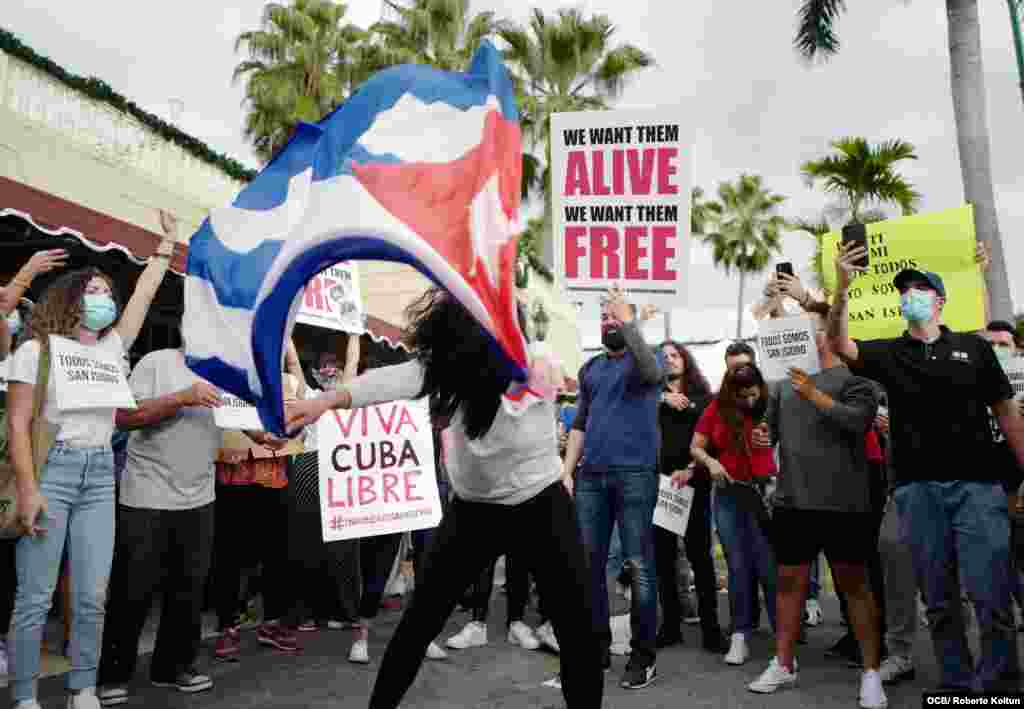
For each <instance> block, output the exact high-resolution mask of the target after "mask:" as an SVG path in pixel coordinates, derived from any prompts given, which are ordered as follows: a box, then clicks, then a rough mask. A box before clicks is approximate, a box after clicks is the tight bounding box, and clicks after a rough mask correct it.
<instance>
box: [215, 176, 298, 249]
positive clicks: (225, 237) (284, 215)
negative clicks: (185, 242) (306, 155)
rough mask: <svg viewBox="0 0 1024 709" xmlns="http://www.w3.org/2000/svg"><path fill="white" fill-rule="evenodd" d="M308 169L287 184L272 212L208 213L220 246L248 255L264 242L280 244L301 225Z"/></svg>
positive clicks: (223, 210)
mask: <svg viewBox="0 0 1024 709" xmlns="http://www.w3.org/2000/svg"><path fill="white" fill-rule="evenodd" d="M312 181H313V168H312V166H311V167H309V168H307V169H306V170H303V171H302V172H300V173H299V174H298V175H295V176H294V177H292V179H291V180H289V181H288V197H287V198H286V199H285V201H284V204H281V205H279V206H277V207H274V208H273V209H239V208H238V207H231V206H228V207H220V208H218V209H214V210H211V211H210V226H211V227H213V233H214V234H215V235H216V236H217V238H218V239H219V240H220V242H221V243H222V244H224V246H226V247H228V248H229V249H231V250H232V251H237V252H239V253H248V252H249V251H252V250H253V249H255V248H256V247H257V246H259V245H260V244H262V243H263V242H265V241H267V240H278V241H284V240H285V239H287V238H289V236H290V235H291V233H292V232H293V231H294V230H295V227H296V226H298V225H299V223H301V221H302V218H303V216H304V215H305V212H306V208H307V206H308V204H309V190H310V184H311V183H312Z"/></svg>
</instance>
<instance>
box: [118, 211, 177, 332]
mask: <svg viewBox="0 0 1024 709" xmlns="http://www.w3.org/2000/svg"><path fill="white" fill-rule="evenodd" d="M160 227H161V228H162V229H163V231H164V238H163V239H162V240H161V241H160V244H159V245H158V246H157V247H156V253H154V254H153V255H152V256H150V257H149V263H148V264H146V268H145V269H144V270H143V271H142V274H141V275H140V276H139V280H138V281H137V282H136V283H135V290H134V291H132V295H131V298H129V299H128V303H127V305H125V306H124V312H123V313H122V314H121V319H120V320H119V321H118V323H117V334H118V335H120V336H121V342H123V343H124V348H125V350H130V349H131V348H132V345H133V344H134V343H135V338H136V337H138V335H139V330H141V329H142V323H143V322H145V320H146V313H147V312H149V306H150V304H152V302H153V298H155V297H156V292H157V290H158V289H159V288H160V284H161V283H162V282H163V280H164V275H165V274H166V273H167V269H168V268H169V267H170V265H171V257H172V256H173V255H174V244H175V243H176V242H177V239H178V220H177V219H176V218H175V217H174V216H172V215H171V214H170V213H168V212H165V211H163V210H160Z"/></svg>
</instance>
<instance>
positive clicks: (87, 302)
mask: <svg viewBox="0 0 1024 709" xmlns="http://www.w3.org/2000/svg"><path fill="white" fill-rule="evenodd" d="M116 319H117V304H116V303H114V299H113V298H111V297H110V296H109V295H107V294H106V293H86V294H85V295H84V296H82V327H84V328H85V329H86V330H92V331H93V332H99V331H101V330H103V329H105V328H107V327H109V326H110V323H112V322H114V320H116Z"/></svg>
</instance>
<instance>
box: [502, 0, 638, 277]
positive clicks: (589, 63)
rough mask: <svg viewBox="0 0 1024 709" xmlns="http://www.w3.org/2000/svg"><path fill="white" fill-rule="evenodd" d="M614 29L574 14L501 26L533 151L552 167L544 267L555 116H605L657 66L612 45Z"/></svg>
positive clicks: (536, 15) (603, 20)
mask: <svg viewBox="0 0 1024 709" xmlns="http://www.w3.org/2000/svg"><path fill="white" fill-rule="evenodd" d="M615 31H616V28H615V25H613V24H612V22H611V20H610V19H609V18H608V17H607V16H605V15H593V16H590V17H587V16H585V15H584V14H583V12H582V11H580V10H576V9H571V10H570V9H562V10H558V11H557V12H556V13H555V15H554V16H551V17H549V16H547V15H545V14H544V12H543V11H541V10H538V9H535V10H534V11H533V14H532V15H531V16H530V21H529V23H528V25H527V26H526V27H523V26H521V25H518V24H515V23H512V22H502V23H499V29H498V35H499V36H500V37H501V38H502V39H503V40H505V42H506V43H507V44H508V49H507V50H506V52H505V56H506V60H507V61H508V63H509V65H510V66H511V67H512V68H513V69H514V71H515V72H516V78H517V81H518V82H519V84H520V86H521V89H522V98H521V100H520V105H519V108H520V113H521V114H522V119H521V125H522V128H523V133H524V136H525V137H526V138H527V140H528V141H529V144H530V147H532V148H534V149H536V148H538V147H542V148H543V150H544V156H545V160H544V163H545V165H547V166H548V167H546V168H544V169H543V170H540V171H538V172H539V175H540V178H539V179H540V184H541V185H542V190H543V194H544V202H545V204H544V217H543V219H544V222H545V231H544V233H545V234H546V235H547V236H546V238H545V239H544V248H543V253H544V259H545V262H547V263H548V264H551V262H552V255H553V254H552V243H551V238H550V232H551V229H550V225H551V212H550V210H551V200H550V196H551V174H550V165H551V137H550V134H551V121H550V117H551V114H552V113H556V112H567V111H587V110H603V109H606V108H608V105H609V102H610V101H612V100H614V99H615V98H618V96H620V95H621V93H622V89H623V88H624V87H625V85H626V83H627V82H628V81H629V80H630V79H631V78H633V77H634V76H635V75H636V74H637V72H639V71H641V70H642V69H645V68H647V67H650V66H653V65H654V59H653V58H652V57H651V55H650V54H649V53H647V52H645V51H644V50H642V49H639V48H638V47H635V46H633V45H631V44H619V45H613V38H614V35H615Z"/></svg>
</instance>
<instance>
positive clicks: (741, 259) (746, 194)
mask: <svg viewBox="0 0 1024 709" xmlns="http://www.w3.org/2000/svg"><path fill="white" fill-rule="evenodd" d="M718 199H719V201H718V203H717V204H716V205H715V206H713V207H711V208H710V210H709V211H710V213H711V214H713V215H714V216H713V218H712V219H710V220H709V222H708V223H707V224H706V227H707V229H708V231H707V233H705V234H704V236H703V240H704V242H705V243H708V244H710V245H711V247H712V249H713V258H714V261H715V265H716V266H721V267H722V268H724V269H725V272H726V273H729V272H730V271H732V269H734V268H735V269H736V270H737V271H738V272H739V274H740V290H739V297H738V299H737V305H736V337H737V338H740V337H742V336H743V288H744V285H745V281H746V277H747V274H750V273H760V272H761V271H763V270H764V269H765V268H767V266H768V263H769V262H770V261H771V257H772V254H773V253H780V252H781V251H782V244H781V236H782V230H783V229H786V228H787V223H786V220H785V219H783V218H782V217H781V216H780V215H779V214H778V208H779V205H781V204H782V203H783V202H785V201H786V198H785V197H783V196H782V195H778V194H773V193H772V192H771V191H770V190H767V189H765V187H764V185H763V183H762V181H761V177H760V176H758V175H740V176H739V179H737V180H736V182H735V183H730V182H723V183H722V184H721V185H719V187H718Z"/></svg>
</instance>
